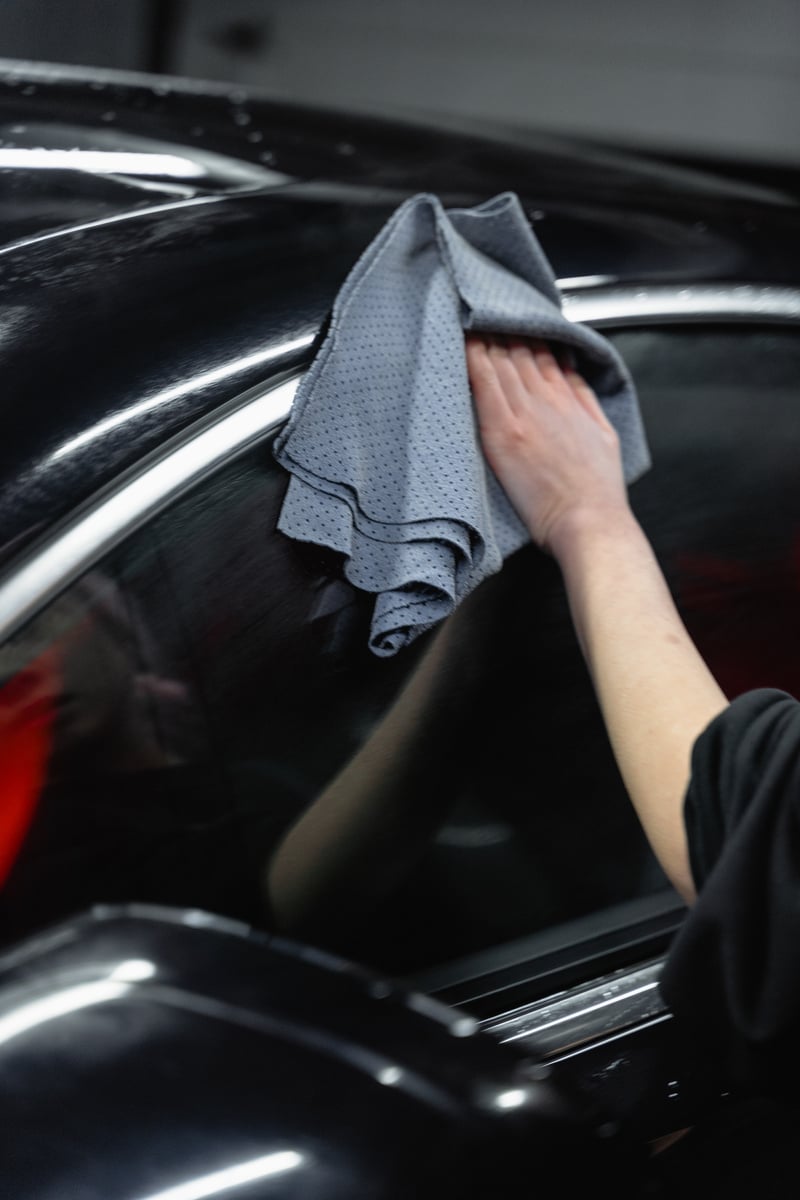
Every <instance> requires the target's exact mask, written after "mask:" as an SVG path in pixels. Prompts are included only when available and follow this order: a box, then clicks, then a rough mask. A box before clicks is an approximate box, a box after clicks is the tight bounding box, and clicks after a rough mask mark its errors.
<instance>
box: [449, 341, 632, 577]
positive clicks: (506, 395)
mask: <svg viewBox="0 0 800 1200" xmlns="http://www.w3.org/2000/svg"><path fill="white" fill-rule="evenodd" d="M466 355H467V371H468V375H469V381H470V386H471V388H472V395H473V399H474V402H475V411H476V415H477V420H478V428H479V431H480V435H481V440H482V443H483V449H484V453H485V454H486V458H487V460H488V461H489V464H490V466H491V467H492V469H493V471H494V472H495V474H496V475H497V478H498V479H499V481H500V483H501V484H502V486H503V488H504V489H505V491H506V493H507V495H508V498H509V499H510V501H511V503H512V504H513V505H514V508H515V509H516V511H517V512H518V513H519V515H520V517H521V518H522V520H523V521H524V522H525V524H526V525H527V527H528V529H529V531H530V534H531V537H532V539H533V541H534V542H536V544H537V545H539V546H541V547H542V549H544V550H547V551H548V552H550V553H552V554H554V555H555V556H556V557H558V555H559V551H560V548H561V545H562V543H563V541H564V540H565V539H568V538H569V536H570V531H571V530H572V529H574V528H576V527H579V526H581V525H583V524H585V523H586V522H587V521H594V520H598V519H599V520H601V521H608V520H611V519H613V518H614V517H616V516H627V515H629V513H630V510H629V507H628V497H627V488H626V485H625V478H624V474H623V468H622V457H621V453H620V446H619V438H618V436H617V433H616V430H615V429H614V428H613V426H612V425H611V423H610V422H609V420H608V418H607V417H606V415H605V413H604V412H603V410H602V408H601V407H600V404H599V402H598V400H597V397H596V395H595V393H594V392H593V391H592V389H591V388H590V387H589V385H588V384H587V383H586V381H585V380H584V379H583V377H582V376H581V375H579V374H578V372H577V371H575V370H573V369H571V368H569V367H562V366H561V365H560V364H559V362H558V361H557V359H556V357H555V356H554V354H553V353H552V352H551V351H550V350H549V349H548V347H547V346H546V345H545V344H544V343H543V342H536V341H532V342H526V341H522V340H519V339H509V340H508V343H507V344H506V342H505V341H503V340H500V339H498V338H490V337H484V336H481V335H476V334H469V335H467V339H466Z"/></svg>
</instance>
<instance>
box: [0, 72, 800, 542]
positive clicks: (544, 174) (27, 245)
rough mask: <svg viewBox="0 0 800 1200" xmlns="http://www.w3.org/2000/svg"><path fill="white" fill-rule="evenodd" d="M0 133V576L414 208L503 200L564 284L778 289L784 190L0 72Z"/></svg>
mask: <svg viewBox="0 0 800 1200" xmlns="http://www.w3.org/2000/svg"><path fill="white" fill-rule="evenodd" d="M0 138H1V139H2V144H1V145H0V172H1V173H2V176H3V188H2V190H1V193H0V194H2V197H3V198H2V202H0V367H1V368H2V372H3V378H4V383H5V386H4V388H3V393H2V396H0V444H2V445H3V456H2V466H0V559H1V558H3V557H5V558H6V559H8V557H9V556H10V555H12V554H13V553H15V552H16V551H18V550H20V549H21V548H23V547H24V546H26V545H27V544H28V543H29V542H30V541H31V539H33V538H34V537H35V536H36V535H37V534H39V533H41V532H42V531H43V530H45V529H46V528H47V527H48V526H49V525H51V524H52V523H53V522H54V521H57V520H58V519H59V518H61V517H62V516H64V515H65V514H66V513H68V512H70V511H72V510H73V509H74V508H75V507H76V505H79V504H81V503H82V502H83V501H85V500H86V499H87V498H88V497H89V496H91V495H92V494H94V493H95V492H97V491H98V490H99V489H101V488H103V487H105V486H107V485H108V484H109V483H110V482H111V481H112V480H114V479H115V478H116V477H117V476H118V475H119V474H120V473H121V472H123V471H125V470H126V469H127V468H129V467H131V466H132V465H133V464H134V463H136V462H137V461H139V460H140V459H141V458H142V457H143V456H145V455H147V454H148V453H150V452H151V451H154V450H155V449H156V448H157V447H158V446H159V445H160V444H161V443H162V442H163V441H164V439H165V438H169V437H171V436H174V435H178V434H180V433H181V432H182V431H183V430H185V429H186V428H187V427H188V426H190V425H191V424H193V423H194V422H195V421H197V420H198V419H201V418H204V417H206V416H207V415H208V414H210V413H212V412H213V411H214V410H216V409H217V408H219V406H221V405H223V404H225V403H226V402H228V401H230V400H231V399H232V398H233V397H235V396H236V395H237V394H240V393H241V392H243V391H244V390H246V389H247V388H248V387H250V386H253V385H255V384H257V383H259V382H261V381H263V380H264V378H266V377H268V376H269V375H270V374H273V375H277V374H279V373H281V372H285V371H286V370H294V369H298V368H300V367H301V366H302V365H303V364H304V363H306V362H308V361H309V359H310V356H311V354H312V353H313V346H314V340H315V338H316V337H317V335H318V333H319V330H320V327H321V326H322V324H323V322H324V320H325V318H326V316H327V314H328V312H329V311H330V307H331V305H332V303H333V299H334V297H335V295H336V292H337V290H338V288H339V287H340V285H341V283H342V282H343V281H344V278H345V277H346V274H347V272H348V271H349V269H350V267H351V266H352V265H353V263H354V262H355V260H356V258H357V257H358V255H359V254H360V253H361V251H362V250H363V249H364V248H365V247H366V245H367V244H368V243H369V241H370V240H371V239H372V238H373V237H374V236H375V235H376V234H377V232H378V231H379V229H380V228H381V226H382V225H383V224H384V222H385V221H386V220H387V219H388V217H389V216H390V215H391V213H392V211H393V210H394V209H395V208H396V207H397V205H398V204H400V203H401V202H402V201H403V200H404V199H406V198H407V197H408V196H410V195H413V194H415V193H418V192H421V191H425V192H433V193H436V194H437V195H439V197H440V198H441V199H442V201H443V202H444V203H445V204H446V205H450V206H456V205H471V204H474V203H478V202H480V201H481V200H484V199H487V198H488V197H490V196H492V195H495V194H497V193H499V192H503V191H516V192H517V193H518V195H519V196H520V199H521V201H522V203H523V207H524V208H525V210H526V212H527V214H528V216H529V218H530V220H531V222H532V224H533V225H534V228H535V230H536V232H537V234H538V236H539V238H540V241H541V242H542V245H543V247H544V249H545V252H546V253H547V254H548V256H549V258H550V261H551V263H552V265H553V269H554V272H555V274H556V276H557V277H558V278H559V279H560V280H561V281H562V282H563V283H564V285H565V286H567V285H570V284H572V285H576V286H581V285H583V284H585V285H587V286H590V285H591V284H592V282H593V281H594V282H596V281H598V280H600V281H603V280H606V281H608V280H614V281H620V280H624V281H626V282H629V283H642V284H646V285H652V284H659V283H669V282H678V283H682V282H686V281H692V282H696V281H731V282H733V281H735V282H738V283H742V282H748V281H752V282H757V283H762V284H763V283H771V284H788V283H796V282H797V277H798V274H799V273H800V267H798V266H797V264H798V263H800V254H798V253H797V251H798V249H800V203H799V202H798V198H797V193H796V192H795V191H793V190H792V186H791V179H790V177H789V176H787V180H786V181H785V183H786V186H784V181H782V180H781V181H779V182H777V183H776V182H775V181H774V180H770V182H769V183H767V184H765V183H764V181H763V178H762V177H761V176H760V175H759V174H758V172H757V171H755V170H754V171H753V173H752V175H751V176H748V173H747V171H746V170H745V169H744V168H742V170H741V173H740V175H739V176H738V177H734V176H733V175H731V174H730V172H727V173H725V172H721V173H718V174H715V173H714V172H712V171H709V170H698V169H697V168H696V167H693V166H692V167H690V166H686V165H683V164H673V163H669V162H666V161H662V160H659V159H657V158H651V157H646V156H643V155H641V154H636V153H633V152H631V151H627V150H625V149H622V148H615V147H607V146H598V145H594V144H591V143H586V142H582V141H579V140H571V139H561V138H553V137H548V136H544V135H534V134H531V133H528V132H525V131H520V130H513V129H508V128H498V127H495V126H490V125H482V126H481V127H480V128H478V127H476V126H474V125H473V127H467V126H466V125H465V123H464V122H461V121H458V120H456V119H454V118H444V117H438V118H437V120H436V123H434V122H433V120H428V119H424V118H421V117H416V118H411V117H408V116H403V117H400V116H388V115H381V116H371V117H370V116H365V115H358V114H353V113H343V112H336V111H328V110H326V111H321V110H315V109H312V108H308V107H303V106H298V105H288V104H285V103H277V102H275V101H273V100H271V99H269V98H267V97H264V96H261V95H259V94H256V93H253V92H249V91H246V90H244V89H240V88H231V87H224V86H221V85H213V84H204V83H195V82H191V81H184V80H174V79H171V78H161V77H153V76H141V75H133V74H130V73H123V72H111V71H103V72H94V71H92V72H89V71H84V70H82V69H77V68H62V67H55V66H48V65H46V64H45V65H42V64H24V63H6V64H5V65H3V64H2V63H0ZM267 359H269V363H268V366H267V365H265V361H266V360H267Z"/></svg>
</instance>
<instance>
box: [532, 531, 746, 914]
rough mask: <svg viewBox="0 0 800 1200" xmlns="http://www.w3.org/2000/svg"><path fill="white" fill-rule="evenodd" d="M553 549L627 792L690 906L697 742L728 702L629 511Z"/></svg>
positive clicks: (565, 534)
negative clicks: (689, 839) (689, 831)
mask: <svg viewBox="0 0 800 1200" xmlns="http://www.w3.org/2000/svg"><path fill="white" fill-rule="evenodd" d="M552 549H553V553H554V554H555V556H556V558H557V560H558V562H559V564H560V566H561V570H562V573H563V577H564V582H565V585H566V589H567V594H568V598H569V603H570V608H571V612H572V617H573V621H574V624H575V629H576V632H577V635H578V638H579V640H580V643H581V647H582V649H583V653H584V656H585V658H586V662H587V665H588V667H589V671H590V673H591V676H592V680H593V682H594V687H595V690H596V693H597V697H598V701H599V704H600V707H601V710H602V712H603V717H604V720H605V724H606V727H607V730H608V734H609V738H610V741H611V745H612V748H613V751H614V754H615V757H616V760H617V763H618V766H619V769H620V772H621V774H622V778H623V780H624V783H625V786H626V788H627V790H628V793H629V795H630V798H631V801H632V803H633V805H634V807H635V809H636V812H637V814H638V817H639V820H640V821H641V823H642V826H643V828H644V831H645V833H646V835H647V837H648V840H649V842H650V844H651V846H652V848H653V850H654V852H655V854H656V856H657V857H658V859H659V862H660V863H661V865H662V867H663V869H664V871H665V873H666V874H667V876H668V878H669V879H670V880H671V882H672V883H673V885H674V886H675V887H676V889H677V890H678V891H679V892H680V893H681V895H682V896H683V897H684V899H686V901H687V902H689V903H691V901H692V900H693V899H694V896H695V889H694V883H693V881H692V876H691V870H690V866H689V858H688V849H687V843H686V833H685V828H684V821H683V803H684V797H685V793H686V787H687V784H688V781H689V773H690V760H691V752H692V746H693V744H694V742H695V740H696V738H697V737H698V735H699V734H700V733H701V732H702V731H703V729H704V728H705V727H706V726H707V725H708V723H709V722H710V721H711V720H712V718H713V717H715V716H716V715H717V714H718V713H719V712H721V711H722V709H723V708H725V706H726V704H727V699H726V697H725V695H724V694H723V692H722V691H721V689H720V687H719V686H718V684H717V682H716V680H715V679H714V677H713V676H712V675H711V672H710V671H709V670H708V667H707V666H706V664H705V662H704V661H703V659H702V657H701V656H700V654H699V652H698V650H697V648H696V647H695V645H694V643H693V642H692V640H691V638H690V637H689V634H688V632H687V630H686V628H685V626H684V624H683V621H682V620H681V617H680V615H679V613H678V611H677V609H676V607H675V604H674V601H673V598H672V596H671V594H670V592H669V589H668V587H667V583H666V580H665V579H664V576H663V574H662V572H661V569H660V567H659V565H658V562H657V560H656V557H655V555H654V553H653V550H652V548H651V546H650V544H649V542H648V540H647V538H646V537H645V535H644V533H643V531H642V529H641V527H640V526H639V524H638V523H637V521H636V520H635V517H634V516H633V514H632V513H630V511H629V510H621V511H620V512H618V513H614V514H612V515H611V516H610V517H607V518H605V519H604V518H603V517H602V516H601V515H600V514H596V515H593V516H591V517H587V514H586V513H583V514H581V516H580V518H578V520H576V521H575V522H573V523H572V525H571V526H569V524H568V525H567V526H566V527H565V528H564V529H563V530H562V531H560V534H559V536H558V538H557V539H556V541H555V544H554V545H553V547H552Z"/></svg>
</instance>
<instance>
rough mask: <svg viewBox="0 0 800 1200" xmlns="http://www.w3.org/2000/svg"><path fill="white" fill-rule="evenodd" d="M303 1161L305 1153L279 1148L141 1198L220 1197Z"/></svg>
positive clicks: (193, 1199) (187, 1199)
mask: <svg viewBox="0 0 800 1200" xmlns="http://www.w3.org/2000/svg"><path fill="white" fill-rule="evenodd" d="M303 1161H304V1159H303V1155H302V1154H298V1153H297V1151H295V1150H279V1151H276V1152H275V1153H274V1154H265V1155H264V1156H263V1157H262V1158H254V1159H251V1160H250V1162H244V1163H238V1164H237V1165H236V1166H235V1167H225V1168H224V1169H223V1170H221V1171H214V1172H213V1173H212V1174H210V1175H201V1176H200V1177H199V1178H198V1179H190V1180H187V1182H186V1183H179V1184H177V1185H176V1186H175V1187H170V1188H167V1189H166V1191H163V1192H153V1193H152V1194H151V1195H149V1196H145V1197H142V1200H203V1198H204V1197H206V1196H218V1195H220V1193H221V1192H227V1191H230V1190H231V1189H232V1188H237V1187H243V1186H244V1185H245V1184H247V1183H252V1182H253V1180H255V1179H266V1178H268V1177H269V1176H270V1175H279V1174H282V1173H283V1172H284V1171H291V1170H293V1169H294V1168H295V1167H299V1166H300V1165H301V1163H302V1162H303Z"/></svg>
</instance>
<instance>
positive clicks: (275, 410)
mask: <svg viewBox="0 0 800 1200" xmlns="http://www.w3.org/2000/svg"><path fill="white" fill-rule="evenodd" d="M598 278H602V282H598ZM606 278H607V277H591V276H588V277H586V278H585V280H579V279H577V278H576V279H573V280H564V281H563V286H562V289H561V290H562V298H563V305H564V313H565V315H567V316H568V317H569V318H570V320H572V321H580V322H582V323H585V324H588V325H593V326H596V327H598V328H607V327H611V326H613V327H617V328H622V327H625V326H631V325H640V324H649V323H656V322H658V323H666V322H682V323H687V322H689V323H694V322H706V323H707V322H713V321H723V322H732V321H750V322H755V323H765V324H774V323H781V324H783V323H790V324H800V288H789V287H774V286H770V285H766V284H765V285H754V284H741V285H739V284H692V283H684V284H666V285H658V286H653V287H648V286H645V285H642V286H627V285H625V286H621V285H615V284H609V283H607V282H606ZM299 380H300V374H298V375H297V376H295V377H294V378H292V379H289V380H286V379H285V378H284V379H282V380H281V381H280V382H279V383H277V384H275V383H270V384H267V385H265V389H264V390H263V391H262V390H260V389H258V390H257V391H256V394H255V395H253V393H252V392H250V393H249V394H248V396H247V397H242V398H241V404H240V405H239V407H237V408H236V409H235V410H234V411H233V412H230V411H226V412H225V414H224V415H222V416H220V418H219V420H218V421H216V422H215V423H212V424H210V425H209V424H207V423H206V424H204V425H203V428H202V429H200V430H199V431H198V432H193V431H192V430H189V431H188V432H187V433H186V435H185V436H184V437H183V438H182V439H181V440H180V441H179V442H178V444H177V445H175V446H172V447H168V448H165V450H164V452H163V454H162V455H161V456H160V457H158V458H157V459H156V460H155V461H151V460H147V461H146V462H145V463H143V464H142V466H141V468H140V469H138V470H136V471H134V472H132V473H131V474H130V475H127V476H126V477H125V478H124V480H122V481H121V482H120V483H119V485H118V486H116V487H115V488H114V489H113V490H110V491H109V492H107V493H103V494H102V495H101V496H98V497H96V498H95V499H94V501H93V502H92V503H91V504H89V505H87V506H86V508H85V509H83V510H81V512H80V513H77V514H75V515H74V516H73V517H72V518H71V519H70V520H68V521H67V522H65V523H64V524H63V525H61V526H59V527H57V528H55V529H53V530H52V531H50V533H49V534H48V535H47V537H46V540H44V541H42V542H41V543H40V544H39V545H38V547H37V548H36V549H35V550H33V551H32V552H30V553H29V554H28V555H27V557H26V558H24V559H23V560H22V561H21V562H20V560H16V561H15V562H14V563H12V564H11V566H10V568H9V570H8V571H7V572H6V574H5V577H4V578H2V579H0V642H2V641H3V640H5V639H6V638H8V637H10V636H11V635H12V634H13V633H14V632H15V631H16V630H17V629H18V628H19V627H20V626H21V625H23V624H24V623H25V621H27V620H29V619H30V618H31V617H32V616H34V615H35V613H36V612H37V611H39V610H40V609H41V608H42V607H44V606H45V605H46V604H47V603H48V602H49V601H50V600H51V599H52V598H53V597H55V596H56V595H57V594H58V593H59V592H60V591H61V590H63V588H65V587H67V586H69V584H70V583H72V582H74V580H75V579H77V578H78V577H79V576H80V575H81V574H82V573H83V572H84V571H86V570H88V569H89V568H90V567H91V566H92V565H93V564H94V563H96V562H97V561H98V560H99V559H100V558H102V557H103V555H104V554H106V553H108V552H109V551H110V550H111V549H113V548H114V547H115V546H116V545H118V544H119V543H120V542H121V541H123V540H124V539H125V538H126V537H127V536H129V535H130V534H131V533H133V532H134V531H135V530H136V529H138V528H139V527H140V526H141V525H142V524H144V522H145V521H147V520H148V519H149V518H150V517H152V516H154V515H155V514H156V513H158V512H159V511H160V510H161V509H163V508H164V507H165V506H166V505H167V504H169V503H170V502H171V501H173V500H175V499H176V498H177V497H178V496H179V495H180V494H181V493H182V492H184V491H186V490H187V489H188V488H190V487H192V486H193V485H194V484H195V483H197V482H198V481H199V480H200V479H201V478H202V477H203V476H204V475H205V474H208V473H209V472H210V471H212V470H214V469H215V468H216V467H218V466H220V465H222V463H223V462H225V461H226V460H227V459H229V458H231V457H233V456H234V455H235V454H237V453H238V452H240V451H241V450H243V449H245V448H246V446H247V445H249V444H250V443H252V442H253V441H255V440H257V439H258V438H259V437H261V436H263V435H264V434H266V433H268V432H269V431H270V429H272V428H274V427H275V426H276V425H277V424H278V423H280V422H281V421H283V420H285V418H286V417H287V416H288V414H289V411H290V409H291V405H292V401H293V399H294V394H295V391H296V390H297V385H298V383H299Z"/></svg>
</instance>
